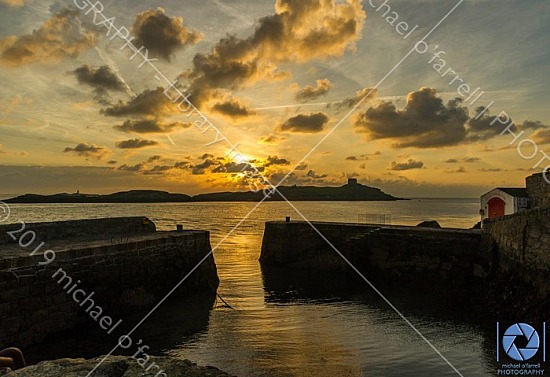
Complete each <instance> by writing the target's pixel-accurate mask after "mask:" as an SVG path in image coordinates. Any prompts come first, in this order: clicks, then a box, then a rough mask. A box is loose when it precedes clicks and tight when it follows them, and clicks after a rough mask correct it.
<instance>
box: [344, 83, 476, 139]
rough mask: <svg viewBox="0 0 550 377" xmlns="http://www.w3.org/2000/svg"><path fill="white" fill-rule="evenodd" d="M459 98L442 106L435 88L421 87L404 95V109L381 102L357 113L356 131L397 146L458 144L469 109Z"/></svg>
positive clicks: (462, 137) (463, 134)
mask: <svg viewBox="0 0 550 377" xmlns="http://www.w3.org/2000/svg"><path fill="white" fill-rule="evenodd" d="M461 104H462V102H461V100H460V99H459V98H457V99H454V100H451V101H449V102H448V103H447V105H445V104H444V103H443V100H442V99H441V98H439V97H438V96H437V95H436V90H435V89H431V88H421V89H420V90H419V91H417V92H413V93H410V94H409V95H408V96H407V103H406V105H405V108H404V109H403V110H397V109H396V107H395V105H394V104H393V103H391V102H385V101H383V102H382V103H381V104H380V105H378V106H376V107H371V108H369V109H368V110H367V111H365V112H363V113H360V114H359V116H358V117H357V118H356V119H355V124H354V127H355V130H356V132H359V133H366V134H368V136H369V138H370V139H386V138H388V139H394V140H396V143H395V145H394V146H396V147H417V148H433V147H441V146H449V145H457V144H459V143H461V142H463V141H465V140H466V136H467V133H466V128H465V123H466V121H467V120H468V119H469V116H468V109H467V108H465V107H462V106H461Z"/></svg>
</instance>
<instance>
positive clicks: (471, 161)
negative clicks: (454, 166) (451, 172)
mask: <svg viewBox="0 0 550 377" xmlns="http://www.w3.org/2000/svg"><path fill="white" fill-rule="evenodd" d="M462 161H464V162H467V163H474V162H479V161H481V158H478V157H465V158H463V159H462Z"/></svg>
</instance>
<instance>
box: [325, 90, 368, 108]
mask: <svg viewBox="0 0 550 377" xmlns="http://www.w3.org/2000/svg"><path fill="white" fill-rule="evenodd" d="M377 97H378V89H376V88H363V89H361V90H358V91H357V92H355V96H354V97H349V98H346V99H344V100H342V101H339V102H333V103H329V104H327V109H330V108H332V107H335V108H336V110H342V109H351V108H352V107H353V106H355V105H356V104H357V103H358V102H359V101H361V100H363V102H362V103H361V104H362V105H365V104H367V103H369V102H370V101H371V100H373V99H375V98H377Z"/></svg>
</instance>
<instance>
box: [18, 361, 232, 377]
mask: <svg viewBox="0 0 550 377" xmlns="http://www.w3.org/2000/svg"><path fill="white" fill-rule="evenodd" d="M102 359H103V357H98V358H95V359H90V360H84V359H60V360H53V361H43V362H41V363H38V364H36V365H32V366H29V367H27V368H24V369H20V370H17V371H15V372H14V373H12V374H10V376H14V377H18V376H21V377H83V376H86V375H87V374H88V373H89V372H90V371H91V370H93V369H94V367H95V366H96V365H97V364H98V363H99V362H100V361H101V360H102ZM152 363H155V364H156V365H157V366H158V367H159V368H160V369H157V368H156V367H155V368H154V371H155V373H157V372H159V371H160V370H162V371H163V373H165V374H159V376H164V375H168V376H185V377H232V376H231V375H230V374H228V373H225V372H222V371H221V370H219V369H217V368H214V367H210V366H209V367H201V366H197V365H196V364H193V363H191V362H190V361H189V360H179V359H175V358H172V357H151V358H150V359H149V360H148V362H147V365H145V368H143V367H142V366H141V365H140V364H139V363H138V362H137V360H136V359H134V358H132V357H129V356H109V357H108V358H107V359H105V361H104V362H103V363H102V364H101V366H100V367H99V368H97V369H96V371H95V372H94V374H93V377H138V376H140V377H141V376H154V375H155V373H153V374H151V372H149V373H146V372H145V369H146V368H147V367H148V366H150V365H152Z"/></svg>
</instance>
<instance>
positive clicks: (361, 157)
mask: <svg viewBox="0 0 550 377" xmlns="http://www.w3.org/2000/svg"><path fill="white" fill-rule="evenodd" d="M381 154H382V153H381V152H380V151H376V152H374V153H372V154H370V153H365V154H362V155H359V156H355V155H354V156H348V157H346V160H347V161H366V160H368V159H369V157H370V156H379V155H381Z"/></svg>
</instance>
